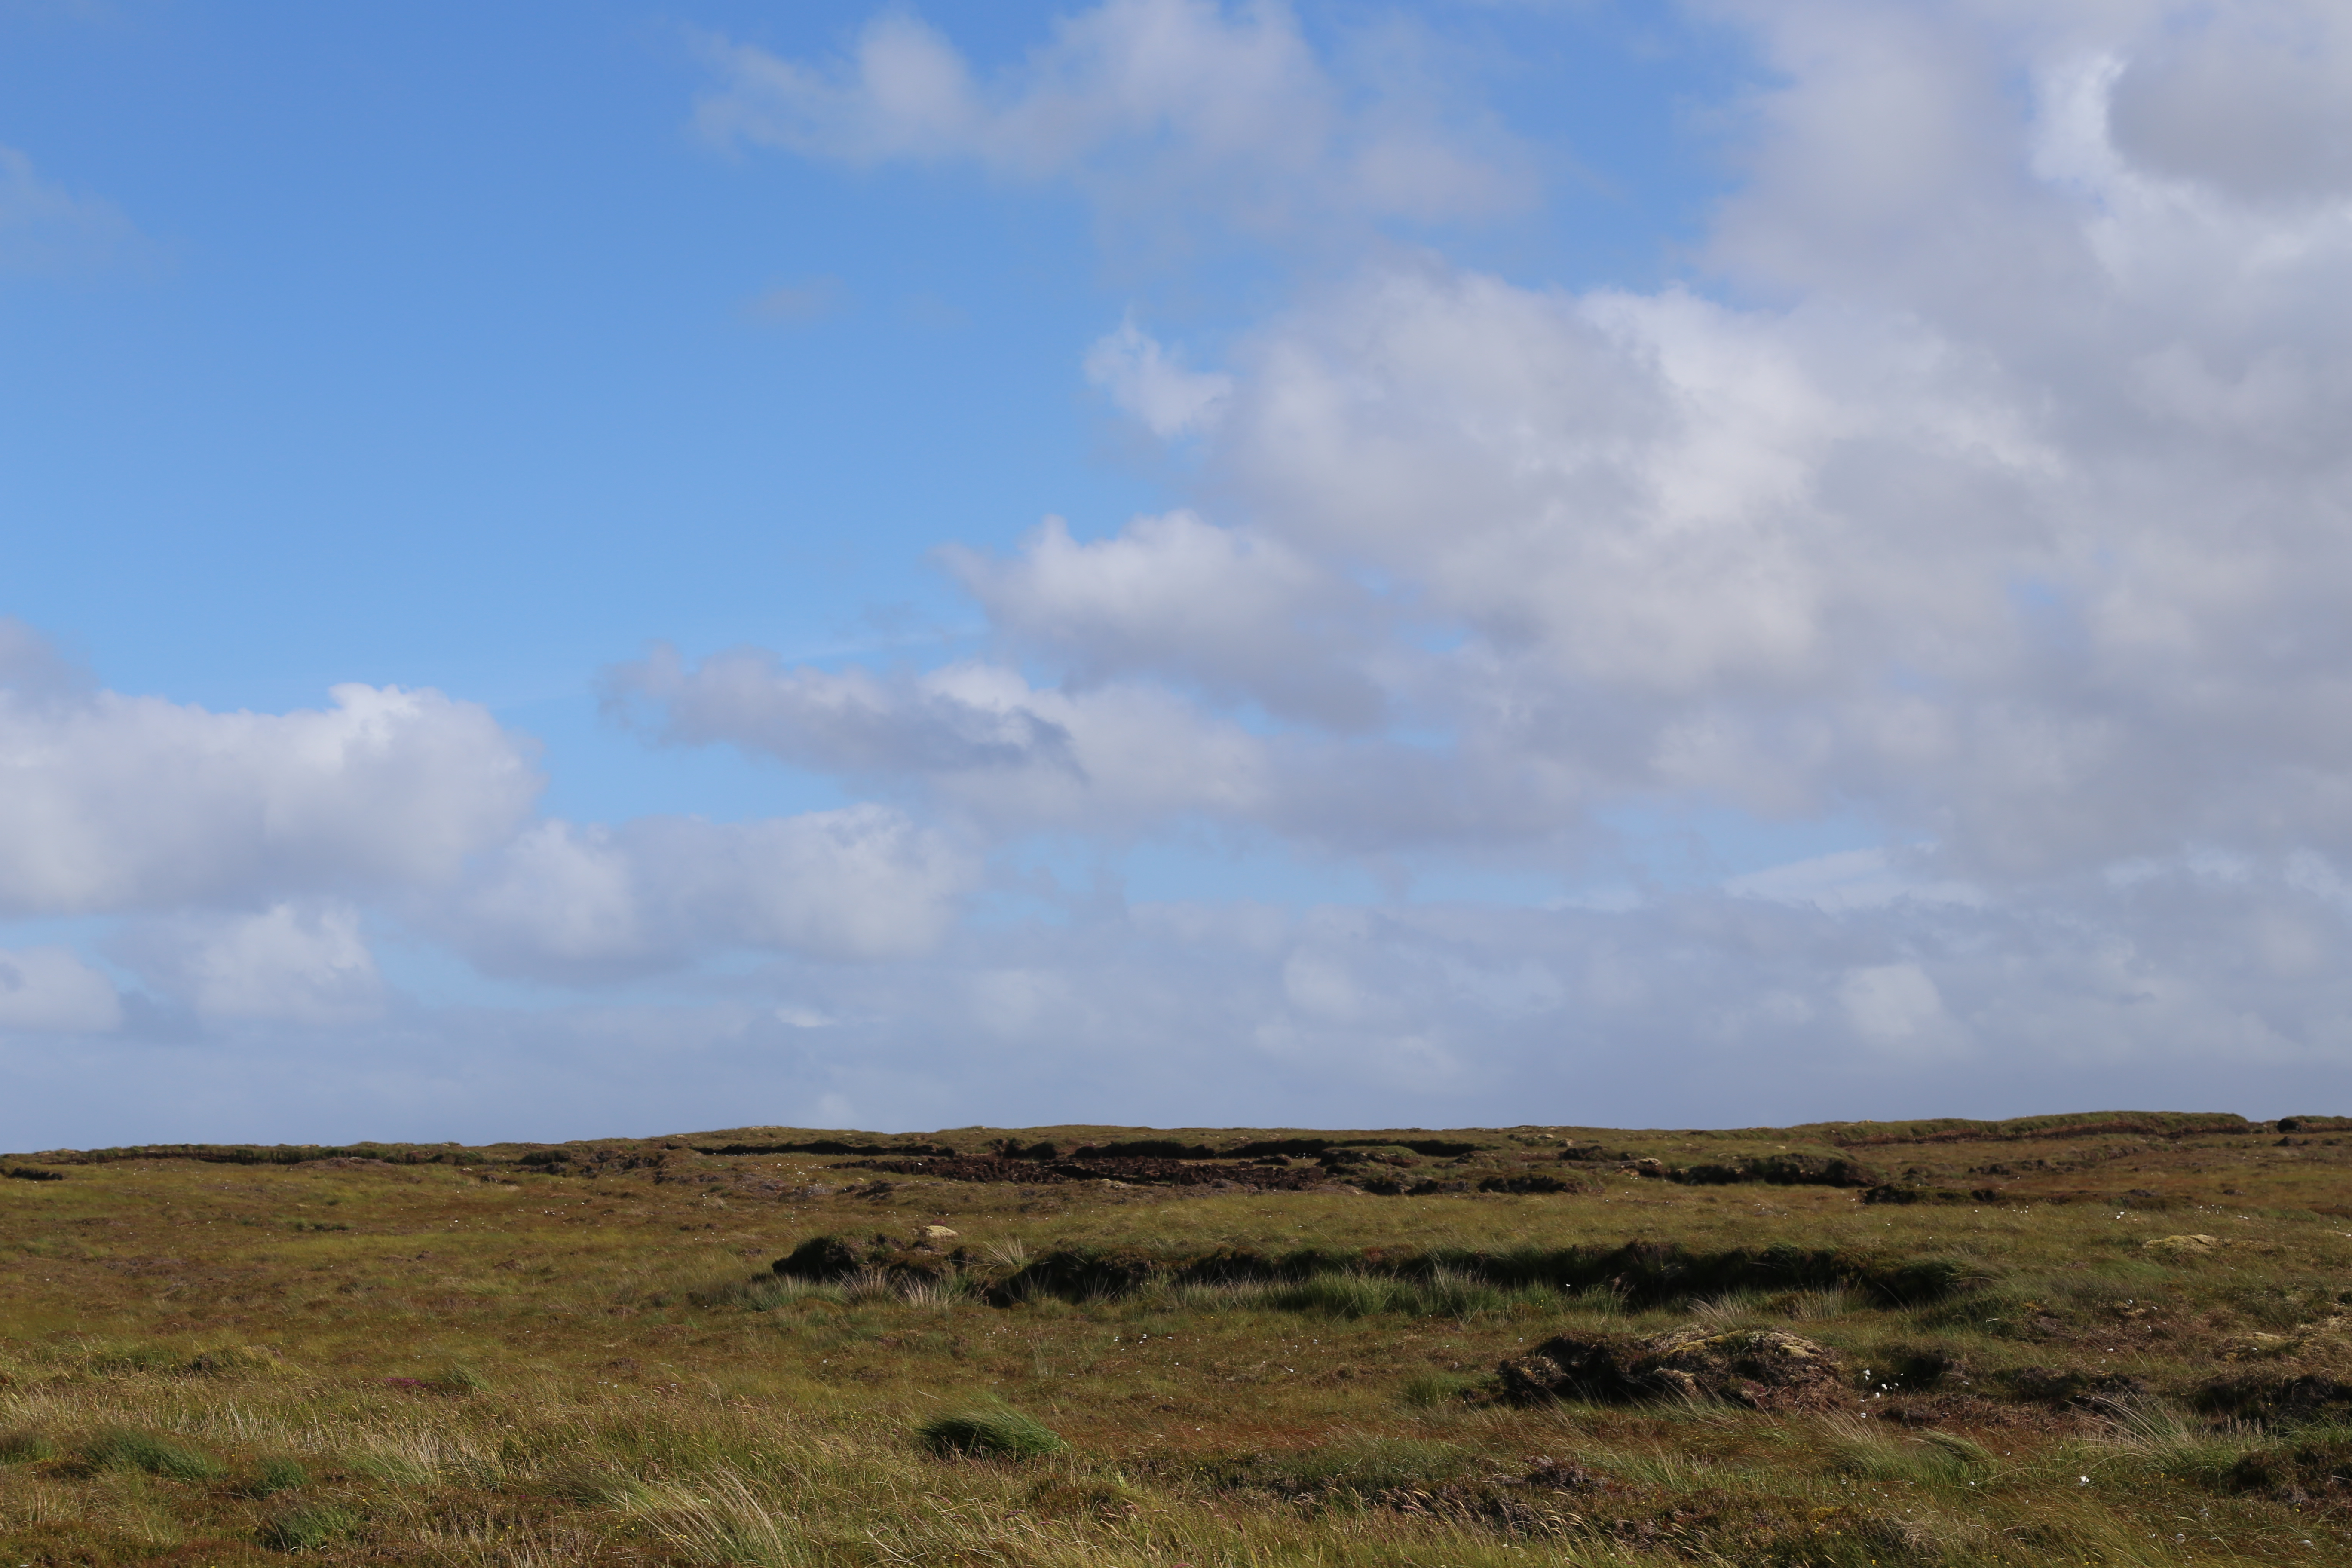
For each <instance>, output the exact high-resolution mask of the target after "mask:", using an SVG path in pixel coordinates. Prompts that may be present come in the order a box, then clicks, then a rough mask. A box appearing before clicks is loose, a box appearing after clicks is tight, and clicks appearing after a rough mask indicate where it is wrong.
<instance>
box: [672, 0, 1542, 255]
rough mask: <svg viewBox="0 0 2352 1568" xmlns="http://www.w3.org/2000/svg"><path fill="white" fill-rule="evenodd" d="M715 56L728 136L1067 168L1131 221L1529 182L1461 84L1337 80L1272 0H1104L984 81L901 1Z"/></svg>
mask: <svg viewBox="0 0 2352 1568" xmlns="http://www.w3.org/2000/svg"><path fill="white" fill-rule="evenodd" d="M709 58H710V61H711V64H712V67H713V69H714V71H715V73H716V74H717V76H718V78H719V83H718V85H717V87H716V88H715V89H713V90H712V91H711V92H709V94H707V95H706V96H705V97H704V98H703V100H702V101H701V103H700V105H699V107H698V111H697V118H698V122H699V124H700V125H701V128H702V130H703V132H704V133H705V134H706V135H708V136H709V137H711V138H713V139H714V140H716V141H719V142H723V143H737V142H742V143H750V144H751V145H755V146H769V147H779V148H783V149H786V150H789V151H791V152H794V153H801V154H803V155H804V156H809V157H816V158H825V159H833V160H838V161H841V162H844V163H852V164H860V165H865V164H875V163H889V162H897V161H909V162H922V163H971V164H973V165H976V166H978V167H979V168H981V169H983V170H985V171H987V172H988V173H989V174H994V175H998V176H1003V177H1008V178H1013V179H1020V180H1045V179H1069V180H1073V181H1075V182H1076V183H1077V184H1079V186H1080V187H1081V188H1083V189H1085V190H1086V191H1087V193H1088V194H1089V195H1091V196H1092V197H1093V198H1094V199H1095V200H1096V201H1097V202H1098V203H1099V204H1101V205H1103V206H1104V207H1105V208H1106V209H1107V210H1109V211H1112V212H1115V213H1117V214H1118V215H1119V216H1122V217H1124V218H1127V219H1130V220H1150V221H1155V222H1159V221H1164V220H1165V219H1166V218H1167V216H1168V215H1169V212H1170V209H1171V207H1174V206H1181V207H1184V208H1188V209H1194V210H1206V211H1209V212H1211V213H1213V214H1214V215H1216V216H1218V217H1219V218H1221V219H1222V220H1223V221H1225V222H1228V223H1233V224H1235V225H1238V226H1241V227H1243V228H1244V229H1250V230H1255V231H1261V232H1276V231H1288V232H1293V233H1296V232H1298V231H1299V230H1300V229H1301V228H1302V227H1303V226H1304V225H1305V224H1307V222H1308V221H1310V220H1318V219H1320V220H1328V219H1329V218H1331V217H1333V216H1364V217H1371V218H1385V217H1400V218H1406V219H1412V220H1422V221H1430V220H1444V219H1453V218H1460V217H1475V216H1486V215H1489V214H1492V213H1496V212H1501V211H1507V210H1510V209H1513V208H1516V207H1518V206H1521V205H1525V204H1526V202H1527V201H1528V198H1529V196H1530V195H1531V188H1530V184H1529V181H1528V177H1527V174H1526V173H1525V165H1526V160H1525V158H1524V157H1523V155H1521V154H1520V153H1519V152H1518V150H1517V147H1516V146H1515V145H1514V144H1513V143H1512V142H1511V141H1510V140H1509V138H1507V136H1506V135H1504V134H1503V133H1502V132H1500V131H1499V130H1498V129H1497V128H1496V126H1495V125H1494V124H1493V123H1492V122H1491V121H1490V120H1489V119H1488V118H1487V117H1486V116H1485V115H1483V114H1480V113H1477V112H1475V111H1470V110H1465V108H1464V107H1463V104H1462V97H1463V95H1460V94H1458V93H1453V92H1449V91H1447V90H1446V89H1444V87H1443V86H1442V85H1440V84H1433V83H1431V82H1429V81H1427V80H1425V79H1414V78H1413V77H1412V76H1411V75H1410V74H1405V73H1396V72H1391V71H1381V70H1378V69H1368V70H1366V71H1364V72H1362V73H1360V74H1359V75H1357V76H1355V77H1351V78H1346V79H1343V78H1339V77H1336V76H1335V75H1334V74H1333V72H1332V70H1331V69H1330V68H1329V67H1328V66H1327V64H1326V63H1325V61H1324V60H1322V59H1320V58H1318V56H1317V54H1316V52H1315V50H1314V48H1313V47H1311V46H1310V45H1309V44H1308V42H1307V39H1306V37H1304V35H1303V34H1302V33H1301V31H1300V29H1299V26H1298V23H1297V18H1296V17H1295V16H1293V15H1292V13H1291V11H1290V9H1289V7H1288V6H1287V5H1282V4H1279V3H1276V0H1259V3H1257V4H1253V5H1244V6H1236V7H1228V6H1227V5H1223V4H1221V3H1219V0H1103V3H1102V4H1100V5H1097V6H1095V7H1094V8H1093V9H1091V10H1087V11H1082V12H1079V13H1077V14H1076V15H1074V16H1067V17H1065V18H1063V19H1062V20H1060V21H1059V22H1057V23H1056V24H1055V29H1054V34H1053V37H1052V39H1051V41H1050V42H1048V43H1046V44H1045V45H1044V46H1042V47H1038V48H1037V49H1035V50H1034V51H1032V52H1031V53H1030V55H1029V56H1028V58H1026V59H1025V60H1024V61H1023V62H1022V63H1021V64H1020V65H1019V66H1017V67H1013V68H1008V69H1006V70H1004V71H1003V72H1001V73H999V74H997V75H996V76H994V77H993V78H992V79H987V80H982V79H980V78H979V77H978V76H976V74H975V73H974V71H973V69H972V68H971V64H970V62H968V61H967V60H966V59H965V58H964V57H963V56H962V55H961V53H960V52H959V51H958V50H957V49H956V47H955V46H954V45H953V44H951V43H950V42H949V41H948V40H947V39H946V38H945V37H942V36H941V35H940V33H939V32H938V31H937V30H936V29H934V28H933V27H931V26H929V24H927V23H925V22H923V21H922V20H920V19H919V18H918V17H916V16H912V15H909V14H908V13H905V12H900V11H887V12H885V13H883V14H882V15H880V16H877V17H876V18H875V19H874V20H873V21H872V22H871V23H870V24H868V25H867V26H866V29H865V30H864V31H863V32H862V33H861V34H860V35H859V37H858V39H857V42H856V47H855V48H854V49H853V50H852V52H851V54H850V56H849V57H848V58H844V59H837V60H834V61H830V62H827V63H825V64H824V65H821V66H820V65H812V64H808V63H804V62H802V61H797V60H789V59H782V58H777V57H776V56H774V55H772V54H770V53H768V52H767V51H766V50H763V49H761V48H759V47H756V46H753V45H750V44H738V43H730V42H726V41H724V40H714V41H713V42H712V43H711V45H710V46H709ZM1369 61H1370V56H1368V63H1369Z"/></svg>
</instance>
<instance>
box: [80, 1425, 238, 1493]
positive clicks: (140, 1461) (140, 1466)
mask: <svg viewBox="0 0 2352 1568" xmlns="http://www.w3.org/2000/svg"><path fill="white" fill-rule="evenodd" d="M79 1458H80V1459H81V1462H82V1463H83V1464H85V1465H87V1466H89V1468H91V1469H93V1470H144V1471H145V1472H146V1473H147V1474H149V1475H151V1476H162V1477H163V1479H166V1480H173V1481H209V1480H215V1479H219V1478H220V1477H222V1476H225V1475H226V1474H227V1473H228V1467H227V1466H226V1465H224V1464H222V1463H221V1462H220V1461H219V1460H218V1459H215V1458H213V1457H212V1456H211V1455H210V1454H207V1453H205V1451H204V1450H203V1449H201V1448H195V1447H190V1446H189V1445H187V1444H185V1443H176V1442H173V1440H172V1439H171V1438H169V1437H161V1436H156V1435H155V1434H154V1433H152V1432H139V1431H134V1430H132V1429H131V1428H129V1427H122V1426H117V1427H112V1428H110V1429H109V1430H107V1431H103V1432H100V1433H99V1434H98V1435H97V1436H93V1437H91V1438H90V1439H89V1441H88V1442H86V1443H84V1444H82V1445H81V1447H80V1449H79Z"/></svg>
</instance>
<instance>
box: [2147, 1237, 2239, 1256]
mask: <svg viewBox="0 0 2352 1568" xmlns="http://www.w3.org/2000/svg"><path fill="white" fill-rule="evenodd" d="M2219 1246H2221V1240H2220V1238H2219V1237H2210V1236H2159V1237H2157V1238H2156V1239H2155V1240H2153V1241H2143V1242H2141V1243H2140V1244H2139V1247H2140V1250H2141V1251H2142V1252H2152V1253H2154V1254H2155V1255H2156V1256H2158V1258H2176V1259H2178V1258H2202V1257H2204V1256H2205V1255H2206V1254H2207V1253H2209V1252H2210V1251H2212V1250H2213V1249H2214V1248H2215V1247H2219Z"/></svg>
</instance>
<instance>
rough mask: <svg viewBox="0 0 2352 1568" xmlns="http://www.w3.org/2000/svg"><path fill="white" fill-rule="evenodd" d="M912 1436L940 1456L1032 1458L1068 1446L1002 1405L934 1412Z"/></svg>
mask: <svg viewBox="0 0 2352 1568" xmlns="http://www.w3.org/2000/svg"><path fill="white" fill-rule="evenodd" d="M915 1435H916V1436H917V1437H918V1438H919V1439H920V1440H921V1442H922V1445H923V1447H925V1448H927V1449H929V1451H930V1452H932V1453H934V1454H937V1455H939V1456H940V1457H941V1458H948V1457H955V1458H966V1459H1035V1458H1044V1457H1045V1455H1047V1454H1058V1453H1061V1452H1062V1451H1063V1450H1064V1449H1066V1448H1067V1447H1069V1445H1068V1444H1067V1443H1065V1442H1063V1441H1062V1439H1061V1436H1060V1435H1059V1434H1057V1433H1055V1431H1053V1430H1052V1429H1051V1428H1049V1427H1048V1426H1045V1424H1044V1423H1043V1422H1040V1421H1038V1420H1037V1419H1035V1418H1034V1416H1029V1415H1023V1414H1022V1413H1021V1412H1019V1411H1018V1410H1008V1409H1004V1408H1003V1407H993V1408H989V1407H983V1408H981V1409H977V1410H959V1411H954V1412H952V1413H950V1414H949V1415H934V1416H932V1417H931V1418H930V1419H929V1421H926V1422H924V1423H923V1424H922V1426H919V1427H918V1428H917V1429H916V1433H915Z"/></svg>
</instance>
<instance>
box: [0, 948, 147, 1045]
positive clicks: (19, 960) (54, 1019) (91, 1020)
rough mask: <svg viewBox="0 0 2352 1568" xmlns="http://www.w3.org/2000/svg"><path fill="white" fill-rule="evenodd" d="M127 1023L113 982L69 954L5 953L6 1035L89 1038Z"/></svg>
mask: <svg viewBox="0 0 2352 1568" xmlns="http://www.w3.org/2000/svg"><path fill="white" fill-rule="evenodd" d="M121 1022H122V999H121V996H120V995H119V994H117V993H116V992H115V989H114V984H113V982H111V981H110V980H108V979H107V977H106V976H105V975H103V974H101V973H99V972H98V971H97V970H95V969H92V968H91V967H90V966H89V964H87V963H83V962H82V961H81V960H80V959H79V957H77V956H76V955H75V954H74V953H73V952H71V951H70V950H69V949H67V948H62V947H29V948H20V949H18V950H16V951H15V952H7V951H0V1030H9V1029H14V1030H20V1031H23V1032H25V1033H26V1034H58V1035H83V1034H90V1033H93V1032H96V1031H100V1030H104V1029H111V1028H113V1027H115V1026H117V1025H119V1024H121Z"/></svg>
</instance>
